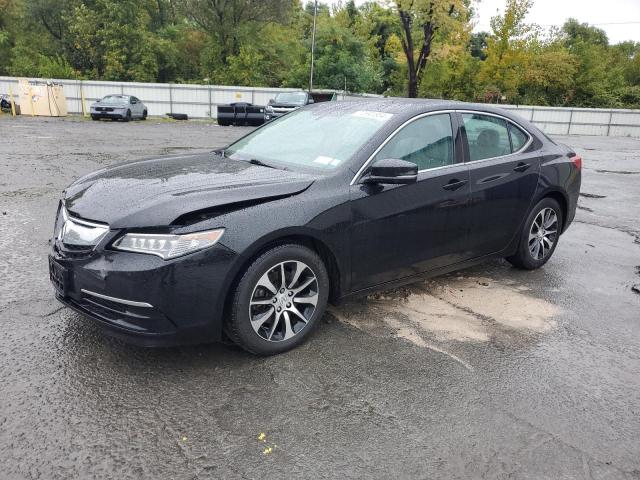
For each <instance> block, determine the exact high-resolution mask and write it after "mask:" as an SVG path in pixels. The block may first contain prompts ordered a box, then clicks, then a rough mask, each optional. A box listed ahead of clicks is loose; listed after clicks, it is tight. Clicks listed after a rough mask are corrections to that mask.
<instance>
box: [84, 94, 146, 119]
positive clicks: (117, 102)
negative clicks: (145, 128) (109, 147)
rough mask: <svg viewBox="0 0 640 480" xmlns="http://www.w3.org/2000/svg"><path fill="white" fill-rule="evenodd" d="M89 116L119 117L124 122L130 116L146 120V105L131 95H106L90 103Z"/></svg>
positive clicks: (95, 117) (96, 117) (97, 117)
mask: <svg viewBox="0 0 640 480" xmlns="http://www.w3.org/2000/svg"><path fill="white" fill-rule="evenodd" d="M91 118H92V119H93V120H100V119H101V118H110V119H111V120H118V119H121V120H124V121H125V122H128V121H129V120H131V119H132V118H139V119H141V120H146V118H147V107H146V105H145V104H144V103H142V100H140V99H139V98H137V97H134V96H133V95H107V96H106V97H104V98H102V99H101V100H98V101H97V102H95V103H94V104H92V105H91Z"/></svg>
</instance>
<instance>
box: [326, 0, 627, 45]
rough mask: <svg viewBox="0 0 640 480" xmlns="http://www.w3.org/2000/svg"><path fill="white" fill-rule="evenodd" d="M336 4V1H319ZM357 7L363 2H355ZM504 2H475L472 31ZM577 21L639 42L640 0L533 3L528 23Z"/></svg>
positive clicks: (485, 23)
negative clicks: (570, 19) (573, 19)
mask: <svg viewBox="0 0 640 480" xmlns="http://www.w3.org/2000/svg"><path fill="white" fill-rule="evenodd" d="M320 1H321V2H322V3H327V4H335V3H338V1H339V0H320ZM356 3H357V4H362V3H365V0H356ZM504 4H505V0H480V1H478V0H474V5H475V7H474V8H475V10H476V12H477V13H476V18H475V19H474V22H475V28H474V31H476V32H479V31H482V30H485V31H489V30H490V28H489V20H490V19H491V17H492V16H494V15H496V12H497V11H498V10H499V11H502V10H503V8H504ZM570 17H573V18H577V19H578V21H580V22H586V23H590V24H592V25H595V26H596V27H598V28H601V29H603V30H604V31H605V32H607V36H608V37H609V41H610V42H611V43H619V42H622V41H625V40H634V41H636V42H640V0H607V1H606V2H603V1H602V0H534V3H533V7H532V8H531V10H530V11H529V15H528V16H527V21H528V22H530V23H537V24H538V25H542V26H545V27H546V26H551V25H562V24H563V23H564V21H565V20H566V19H567V18H570Z"/></svg>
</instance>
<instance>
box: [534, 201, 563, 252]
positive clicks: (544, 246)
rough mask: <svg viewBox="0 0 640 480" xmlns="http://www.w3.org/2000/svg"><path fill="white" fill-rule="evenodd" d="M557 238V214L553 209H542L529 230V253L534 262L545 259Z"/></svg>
mask: <svg viewBox="0 0 640 480" xmlns="http://www.w3.org/2000/svg"><path fill="white" fill-rule="evenodd" d="M557 238H558V214H557V213H556V212H555V210H554V209H553V208H543V209H542V210H540V212H539V213H538V215H536V218H535V219H534V220H533V223H532V224H531V229H530V230H529V253H531V256H532V257H533V258H534V259H535V260H542V259H543V258H545V257H546V256H547V255H548V254H549V252H551V249H552V248H553V245H554V244H555V243H556V239H557Z"/></svg>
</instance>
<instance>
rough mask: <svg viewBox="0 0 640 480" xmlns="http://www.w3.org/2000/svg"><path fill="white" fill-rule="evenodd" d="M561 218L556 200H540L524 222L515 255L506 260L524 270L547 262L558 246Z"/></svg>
mask: <svg viewBox="0 0 640 480" xmlns="http://www.w3.org/2000/svg"><path fill="white" fill-rule="evenodd" d="M563 220H564V217H563V214H562V209H561V208H560V205H559V204H558V202H557V201H556V200H554V199H553V198H543V199H542V200H540V202H538V203H537V204H536V206H535V207H533V208H532V209H531V211H530V212H529V216H528V217H527V220H526V221H525V222H524V226H523V227H522V232H521V233H520V241H519V242H518V249H517V251H516V253H515V255H512V256H510V257H507V261H508V262H509V263H511V264H512V265H513V266H514V267H517V268H522V269H524V270H535V269H536V268H540V267H541V266H542V265H544V264H545V263H547V262H548V261H549V259H550V258H551V256H552V255H553V252H555V250H556V247H557V246H558V240H559V239H560V232H561V230H562V225H563V223H562V222H563ZM541 226H542V228H540V227H541ZM536 245H537V246H538V247H537V248H536Z"/></svg>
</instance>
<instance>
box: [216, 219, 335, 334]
mask: <svg viewBox="0 0 640 480" xmlns="http://www.w3.org/2000/svg"><path fill="white" fill-rule="evenodd" d="M286 244H296V245H303V246H305V247H307V248H309V249H310V250H312V251H314V252H315V253H317V254H318V255H319V256H320V258H321V259H322V261H323V262H324V264H325V267H326V268H327V273H328V275H329V288H330V291H329V300H330V301H335V300H337V299H338V298H340V296H342V287H343V278H342V273H343V267H341V265H340V264H339V261H338V258H337V257H336V255H335V253H334V251H333V250H332V249H331V248H330V247H329V245H328V244H327V242H326V241H324V240H323V239H321V238H319V237H318V236H317V235H314V234H313V233H311V232H309V231H306V230H287V231H282V232H275V233H273V234H270V235H268V236H267V237H265V238H262V239H260V240H258V241H256V242H254V243H253V244H252V245H251V246H250V247H248V248H247V249H246V250H245V251H244V252H243V254H242V257H241V259H240V261H239V262H238V264H237V266H236V268H235V269H234V270H233V272H231V275H230V278H231V281H230V282H228V284H227V288H226V291H225V292H224V310H223V311H224V314H223V323H224V321H225V320H226V318H228V315H229V311H230V310H229V309H230V307H231V300H232V299H233V292H234V291H235V289H236V287H237V285H238V282H240V279H241V278H242V275H243V274H244V272H245V271H246V269H247V268H248V267H249V265H250V264H251V262H253V261H254V260H255V259H256V258H258V257H259V256H260V255H262V254H263V253H264V252H266V251H267V250H270V249H271V248H273V247H277V246H278V245H286Z"/></svg>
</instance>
